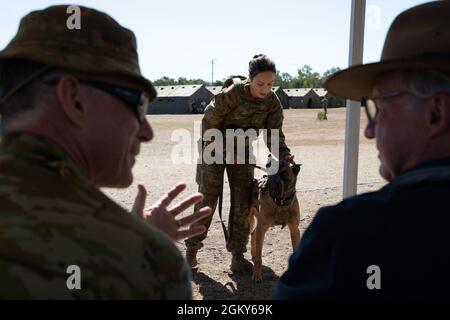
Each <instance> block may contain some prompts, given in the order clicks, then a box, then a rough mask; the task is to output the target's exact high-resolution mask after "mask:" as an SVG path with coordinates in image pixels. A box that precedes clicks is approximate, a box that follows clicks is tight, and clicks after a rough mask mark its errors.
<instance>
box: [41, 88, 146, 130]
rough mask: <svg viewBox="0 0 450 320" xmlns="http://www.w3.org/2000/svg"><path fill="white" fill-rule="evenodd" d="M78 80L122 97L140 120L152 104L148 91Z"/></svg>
mask: <svg viewBox="0 0 450 320" xmlns="http://www.w3.org/2000/svg"><path fill="white" fill-rule="evenodd" d="M78 81H79V82H80V83H81V84H85V85H88V86H91V87H93V88H96V89H99V90H102V91H104V92H106V93H109V94H110V95H112V96H114V97H116V98H118V99H120V100H121V101H123V102H124V103H125V104H126V105H127V106H128V107H130V108H131V110H132V111H133V113H134V114H135V115H136V117H137V119H138V121H139V122H143V121H144V119H145V115H146V114H147V110H148V106H149V105H150V97H149V95H148V94H147V93H146V92H143V91H138V90H135V89H131V88H127V87H124V86H120V85H117V84H112V83H108V82H103V81H99V80H91V79H78ZM44 83H46V84H50V85H55V84H57V83H58V79H51V80H44Z"/></svg>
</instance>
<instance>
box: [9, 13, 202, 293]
mask: <svg viewBox="0 0 450 320" xmlns="http://www.w3.org/2000/svg"><path fill="white" fill-rule="evenodd" d="M67 7H68V6H53V7H49V8H47V9H44V10H39V11H34V12H31V13H30V14H28V15H27V16H25V17H24V18H23V19H22V21H21V23H20V26H19V30H18V32H17V34H16V36H15V37H14V38H13V39H12V40H11V42H10V43H9V44H8V46H7V47H6V48H5V49H4V50H2V51H0V113H1V116H2V127H3V135H2V142H1V143H0V284H1V285H0V298H17V299H24V298H25V299H28V298H32V299H73V298H75V299H189V298H191V297H192V290H191V283H190V269H189V268H188V267H187V264H186V262H185V260H184V258H183V257H182V256H181V254H180V252H179V251H178V249H177V248H176V246H175V245H174V243H173V241H172V239H183V238H185V237H188V236H192V235H196V234H199V233H202V232H203V231H204V230H203V229H200V230H199V229H197V230H194V229H190V230H182V229H181V228H183V227H187V226H189V225H190V224H191V223H192V222H194V221H196V220H199V219H202V218H204V217H206V216H207V215H208V214H209V209H208V208H203V209H201V210H200V212H197V213H195V214H193V215H191V216H188V217H185V218H183V219H175V217H176V216H177V215H178V214H179V213H180V212H182V211H183V210H185V209H187V208H188V207H190V206H191V205H193V204H194V203H196V202H198V201H201V199H202V195H200V194H197V195H193V196H191V197H189V198H187V199H186V200H185V201H183V202H182V203H180V204H179V205H177V206H174V207H172V209H171V210H169V209H167V207H168V206H169V204H170V202H171V201H172V200H173V199H174V198H175V197H176V196H177V195H178V194H179V193H180V192H181V191H182V190H183V189H184V187H185V185H183V184H180V185H178V186H176V187H175V188H174V189H173V190H171V191H170V192H169V193H168V194H166V195H165V196H163V198H162V199H161V201H160V202H158V203H157V204H156V205H154V206H153V207H152V209H150V210H144V209H143V207H144V203H145V195H146V191H145V188H144V187H143V186H140V188H139V189H140V190H139V193H138V196H137V198H136V202H135V203H134V206H133V213H134V215H133V214H131V213H130V212H127V211H126V210H124V209H123V208H121V207H120V206H119V205H117V204H116V203H114V202H113V201H112V200H110V199H109V198H108V197H106V196H105V195H104V194H103V193H102V192H101V191H100V190H99V189H98V188H99V187H127V186H129V185H130V184H131V182H132V180H133V175H132V171H131V170H132V167H133V165H134V163H135V161H136V157H137V155H138V154H139V152H140V146H141V143H144V142H148V141H150V140H151V139H152V138H153V131H152V128H151V127H150V124H149V123H148V121H147V119H146V117H145V115H146V110H147V108H148V106H149V103H150V102H151V101H152V100H153V99H155V96H156V92H155V89H154V87H153V85H152V84H151V82H150V81H149V80H147V79H146V78H145V77H143V76H142V74H141V72H140V70H139V64H138V56H137V50H136V40H135V37H134V34H133V33H132V32H131V31H130V30H128V29H126V28H124V27H122V26H121V25H120V24H118V23H117V22H116V21H115V20H113V19H112V18H111V17H109V16H108V15H106V14H104V13H102V12H99V11H96V10H93V9H89V8H85V7H81V8H80V12H81V16H80V18H81V29H74V30H71V29H69V28H68V27H67V19H68V17H69V15H68V14H67ZM149 222H151V223H152V224H150V223H149ZM154 225H156V226H158V227H161V228H163V231H164V232H165V233H167V235H168V236H169V237H170V238H172V239H170V238H169V237H168V236H167V235H166V234H164V233H162V232H161V231H160V230H158V229H157V228H155V227H154Z"/></svg>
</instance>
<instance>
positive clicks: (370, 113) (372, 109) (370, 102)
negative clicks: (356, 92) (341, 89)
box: [361, 91, 408, 123]
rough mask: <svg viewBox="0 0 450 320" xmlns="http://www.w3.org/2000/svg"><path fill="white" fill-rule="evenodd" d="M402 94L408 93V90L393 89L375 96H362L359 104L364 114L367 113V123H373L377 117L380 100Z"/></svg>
mask: <svg viewBox="0 0 450 320" xmlns="http://www.w3.org/2000/svg"><path fill="white" fill-rule="evenodd" d="M403 94H408V92H406V91H393V92H386V93H382V94H380V95H377V96H368V97H363V98H362V99H361V106H363V107H364V109H365V110H366V115H367V119H368V121H369V123H373V122H375V121H376V119H377V116H378V113H379V112H380V107H379V101H380V100H384V99H388V98H394V97H398V96H401V95H403Z"/></svg>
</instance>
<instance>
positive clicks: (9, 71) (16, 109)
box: [0, 58, 45, 127]
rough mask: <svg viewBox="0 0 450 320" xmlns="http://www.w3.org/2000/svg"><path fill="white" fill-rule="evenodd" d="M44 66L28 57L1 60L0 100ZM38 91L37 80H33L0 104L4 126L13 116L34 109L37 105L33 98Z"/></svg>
mask: <svg viewBox="0 0 450 320" xmlns="http://www.w3.org/2000/svg"><path fill="white" fill-rule="evenodd" d="M44 67H45V65H43V64H41V63H38V62H34V61H30V60H26V59H17V58H16V59H10V60H4V61H2V62H0V101H1V100H2V98H3V97H4V96H5V95H6V94H8V93H9V92H10V91H11V90H12V89H13V88H15V87H16V86H17V85H18V84H20V83H21V82H23V81H24V80H25V79H27V78H28V77H29V76H30V75H32V74H34V73H36V72H38V71H39V70H40V69H42V68H44ZM38 91H39V86H38V85H37V81H31V82H30V83H28V84H26V85H25V86H24V87H22V88H21V89H20V90H18V91H17V93H15V94H14V95H12V96H11V97H10V98H8V99H7V100H6V101H4V102H2V103H1V104H0V114H1V116H2V118H1V122H2V127H3V126H4V125H5V124H7V123H8V121H10V120H11V119H12V118H15V117H16V116H18V115H20V114H22V113H23V112H25V111H28V110H31V109H33V108H34V106H35V104H34V103H33V100H34V98H35V97H36V95H37V94H38Z"/></svg>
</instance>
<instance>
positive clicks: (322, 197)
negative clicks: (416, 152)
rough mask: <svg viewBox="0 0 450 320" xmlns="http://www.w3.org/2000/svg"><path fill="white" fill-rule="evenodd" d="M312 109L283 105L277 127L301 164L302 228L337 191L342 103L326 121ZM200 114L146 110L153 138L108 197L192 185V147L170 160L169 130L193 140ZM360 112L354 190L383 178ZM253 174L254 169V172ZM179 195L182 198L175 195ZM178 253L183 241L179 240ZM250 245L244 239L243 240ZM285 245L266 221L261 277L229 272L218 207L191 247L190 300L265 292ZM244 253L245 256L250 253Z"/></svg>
mask: <svg viewBox="0 0 450 320" xmlns="http://www.w3.org/2000/svg"><path fill="white" fill-rule="evenodd" d="M318 111H319V110H304V109H291V110H285V113H284V115H285V120H284V129H283V131H284V133H285V135H286V142H287V145H288V146H289V147H290V148H291V152H292V153H293V154H294V155H295V160H296V162H297V163H301V164H302V169H301V171H300V174H299V179H298V181H297V197H298V198H299V202H300V208H301V222H300V229H301V232H302V233H303V232H304V230H305V229H306V228H307V227H308V225H309V223H310V222H311V219H312V218H313V217H314V215H315V213H316V212H317V210H318V208H320V207H322V206H326V205H332V204H335V203H336V202H338V201H340V200H341V198H342V184H343V163H344V137H345V118H346V115H345V109H343V108H340V109H329V110H328V121H318V120H316V117H317V112H318ZM201 117H202V115H151V116H150V115H149V116H148V119H149V121H150V123H151V125H152V126H153V128H154V131H155V138H154V140H153V141H152V142H150V143H148V144H145V145H142V146H141V153H140V155H139V157H138V159H137V162H136V166H135V167H134V170H133V173H134V177H135V179H134V180H135V181H134V183H133V185H132V186H130V187H129V188H127V189H121V190H119V189H104V191H105V193H106V194H108V195H109V196H110V197H111V198H113V199H114V200H115V201H117V202H118V203H120V204H121V205H122V206H124V207H125V208H128V209H130V208H131V206H132V202H133V200H134V196H135V193H136V190H137V187H136V185H137V184H138V183H141V184H144V185H145V186H146V188H147V190H148V192H149V196H148V198H147V205H150V204H152V203H153V202H155V201H156V200H157V199H159V198H160V197H161V196H162V195H163V194H164V193H165V192H166V191H167V190H169V189H170V188H171V187H172V186H173V185H175V184H176V183H178V182H181V181H183V182H185V183H187V185H188V188H187V191H185V192H184V193H183V195H184V196H187V195H189V194H192V193H194V192H196V191H197V185H196V183H195V154H194V151H193V148H192V156H191V161H190V163H189V164H173V162H172V160H171V159H172V158H171V155H172V152H174V150H176V148H175V147H177V146H178V147H179V146H180V142H179V141H171V135H172V134H173V132H174V130H176V129H186V130H188V131H189V132H190V133H191V135H192V141H193V142H192V143H189V141H185V142H184V143H185V144H184V145H185V146H190V145H192V146H193V144H194V137H193V133H194V122H196V121H200V120H201ZM364 125H365V115H364V114H363V112H362V113H361V130H360V133H361V134H360V146H359V171H358V193H362V192H367V191H372V190H376V189H379V188H380V187H382V186H383V185H384V184H385V182H384V180H383V179H382V178H381V177H380V176H379V175H378V163H379V160H378V158H377V154H378V153H377V150H376V148H375V144H374V141H372V140H367V139H366V138H365V137H364V135H363V130H364ZM257 175H260V174H257ZM180 200H181V199H180ZM223 209H224V213H225V214H226V216H227V213H228V210H229V189H228V186H227V185H225V190H224V207H223ZM177 245H178V247H179V249H180V250H181V251H182V253H183V254H184V252H185V246H184V242H182V241H181V242H179V243H178V244H177ZM247 247H248V248H249V245H248V246H247ZM291 253H292V247H291V242H290V237H289V229H288V228H285V229H281V227H273V228H271V229H270V230H269V231H268V232H267V234H266V238H265V241H264V247H263V282H262V283H253V282H252V281H251V275H250V274H248V275H246V274H244V275H242V274H239V275H238V274H233V273H232V272H231V271H229V264H230V260H231V255H230V253H228V252H227V250H226V249H225V243H224V237H223V233H222V228H221V225H220V220H219V218H218V213H217V212H216V213H215V215H214V219H213V223H212V225H211V228H210V230H209V233H208V237H207V239H206V240H205V242H204V247H203V249H202V250H201V251H199V253H198V259H199V268H198V270H197V271H194V272H193V275H192V287H193V294H194V299H233V300H234V299H270V297H271V294H272V290H273V287H274V285H275V282H276V281H277V279H278V278H279V277H280V276H281V275H282V274H283V272H284V271H285V269H286V268H287V263H288V259H289V256H290V255H291ZM246 258H248V259H249V260H250V254H249V252H247V253H246Z"/></svg>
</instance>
